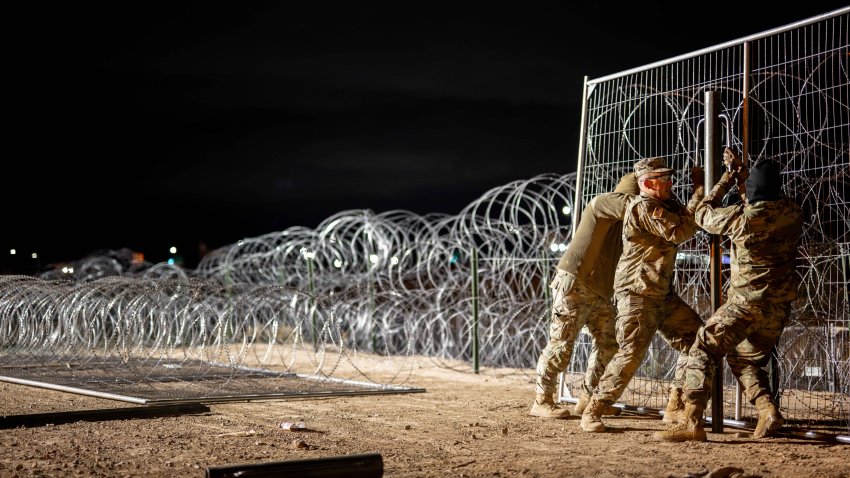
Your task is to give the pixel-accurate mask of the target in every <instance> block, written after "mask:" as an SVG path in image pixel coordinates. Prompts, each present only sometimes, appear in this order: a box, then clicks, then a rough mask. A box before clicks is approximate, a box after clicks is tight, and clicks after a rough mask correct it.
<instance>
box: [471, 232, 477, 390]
mask: <svg viewBox="0 0 850 478" xmlns="http://www.w3.org/2000/svg"><path fill="white" fill-rule="evenodd" d="M472 370H473V371H474V372H475V373H478V248H477V247H475V246H472Z"/></svg>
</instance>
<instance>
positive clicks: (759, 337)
mask: <svg viewBox="0 0 850 478" xmlns="http://www.w3.org/2000/svg"><path fill="white" fill-rule="evenodd" d="M790 311H791V304H790V302H785V303H778V304H777V303H770V302H758V303H749V302H747V301H746V300H745V299H744V298H742V297H734V296H733V297H732V298H730V300H729V301H728V302H726V303H725V304H723V305H722V306H721V307H720V308H719V309H717V311H716V312H715V313H714V314H713V315H712V316H711V318H709V319H708V321H707V322H706V323H705V325H703V326H702V327H701V328H700V329H699V331H698V332H697V337H696V341H695V342H694V344H693V346H692V347H691V350H690V354H689V356H688V364H687V373H686V378H685V398H686V400H687V401H689V402H691V403H696V404H702V405H703V406H705V404H706V403H707V402H708V400H709V398H711V387H712V385H713V383H714V382H713V380H714V371H715V367H716V366H717V364H718V363H720V361H721V360H722V359H723V356H724V355H725V356H726V362H727V363H728V364H729V368H730V369H731V370H732V373H733V374H734V375H735V377H736V378H737V379H738V381H740V382H741V387H742V388H743V391H744V396H745V397H746V398H747V400H749V401H750V403H755V401H756V398H758V397H760V396H762V395H768V396H769V395H770V386H769V381H768V376H767V372H766V371H765V370H764V366H765V365H767V362H768V361H769V360H770V353H771V351H772V350H773V347H774V346H776V344H777V343H778V342H779V337H780V336H781V335H782V331H783V329H784V328H785V321H786V320H788V315H789V313H790Z"/></svg>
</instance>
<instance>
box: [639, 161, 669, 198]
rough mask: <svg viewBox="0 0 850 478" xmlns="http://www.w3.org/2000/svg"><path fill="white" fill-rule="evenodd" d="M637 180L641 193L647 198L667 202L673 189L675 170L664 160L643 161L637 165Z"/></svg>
mask: <svg viewBox="0 0 850 478" xmlns="http://www.w3.org/2000/svg"><path fill="white" fill-rule="evenodd" d="M635 178H636V179H637V183H638V187H639V188H640V191H641V192H642V193H644V194H646V195H647V196H651V197H654V198H656V199H660V200H662V201H666V200H667V199H670V195H671V194H672V189H673V170H672V169H670V168H668V167H667V161H666V160H665V159H664V158H661V157H658V158H647V159H641V160H640V161H638V162H637V163H635Z"/></svg>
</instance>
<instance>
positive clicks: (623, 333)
mask: <svg viewBox="0 0 850 478" xmlns="http://www.w3.org/2000/svg"><path fill="white" fill-rule="evenodd" d="M616 299H617V325H616V327H617V342H618V343H619V345H620V349H619V350H618V351H617V353H616V354H615V355H614V357H613V358H612V359H611V362H610V363H609V364H608V367H607V368H606V369H605V374H604V375H603V376H602V378H601V379H600V380H599V387H598V388H597V390H596V394H595V398H596V399H597V400H599V401H601V402H603V403H606V404H611V403H614V402H616V401H617V400H618V399H619V398H620V396H621V395H622V394H623V391H624V390H625V389H626V386H627V385H628V384H629V382H630V381H631V380H632V377H633V376H634V374H635V372H636V371H637V369H638V368H640V365H641V363H642V362H643V359H644V357H645V356H646V352H647V350H649V346H650V345H651V344H652V338H653V337H654V336H655V333H656V332H658V333H659V335H661V337H662V338H663V339H664V340H665V341H667V343H668V344H670V346H671V347H673V349H675V350H678V351H679V358H678V360H677V362H676V369H675V371H674V372H673V387H675V388H681V387H682V386H683V385H684V382H685V367H686V365H687V363H688V350H689V349H690V348H691V344H693V342H694V338H695V337H696V333H697V330H699V328H700V327H701V326H702V320H700V318H699V315H697V313H696V312H694V310H693V309H692V308H691V307H690V306H689V305H688V304H686V303H685V301H683V300H682V299H681V298H680V297H679V296H678V295H676V294H673V293H671V294H669V295H667V297H665V298H663V299H657V298H651V297H646V296H643V295H639V294H635V293H632V292H618V293H617V294H616Z"/></svg>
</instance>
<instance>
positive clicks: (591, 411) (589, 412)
mask: <svg viewBox="0 0 850 478" xmlns="http://www.w3.org/2000/svg"><path fill="white" fill-rule="evenodd" d="M604 409H605V404H604V403H602V402H600V401H599V400H597V399H596V398H591V399H590V403H588V404H587V407H586V408H585V409H584V413H582V414H581V424H580V426H581V429H582V430H584V431H586V432H589V433H600V432H604V431H605V424H604V423H602V412H603V411H604Z"/></svg>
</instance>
